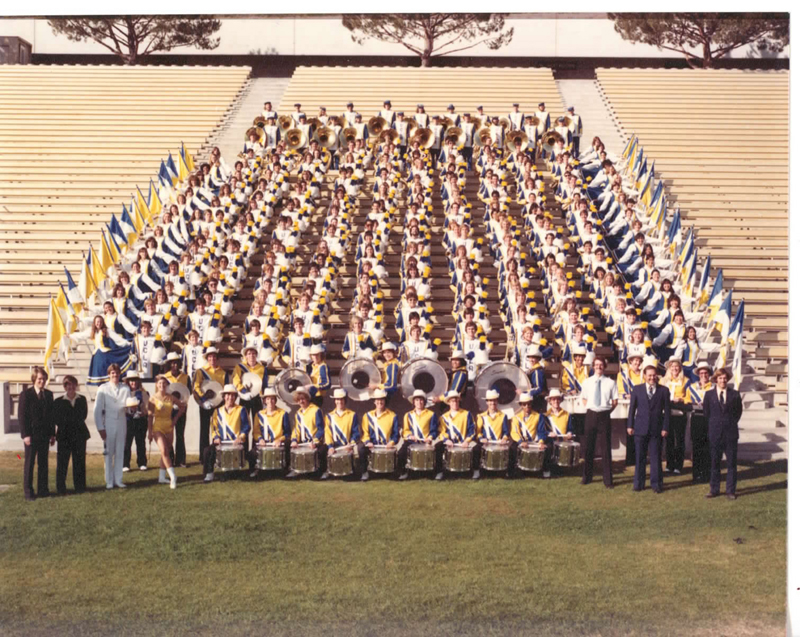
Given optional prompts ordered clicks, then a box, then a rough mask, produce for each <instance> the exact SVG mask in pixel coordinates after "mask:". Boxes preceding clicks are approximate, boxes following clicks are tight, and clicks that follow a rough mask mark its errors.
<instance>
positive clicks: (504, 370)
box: [475, 361, 531, 418]
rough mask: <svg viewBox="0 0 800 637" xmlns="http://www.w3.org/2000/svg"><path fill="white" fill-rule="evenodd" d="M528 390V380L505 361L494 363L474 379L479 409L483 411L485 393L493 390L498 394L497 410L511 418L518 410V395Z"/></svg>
mask: <svg viewBox="0 0 800 637" xmlns="http://www.w3.org/2000/svg"><path fill="white" fill-rule="evenodd" d="M530 388H531V381H530V379H529V378H528V376H527V375H526V374H525V372H523V371H522V370H521V369H520V368H519V367H517V366H516V365H514V364H512V363H508V362H506V361H495V362H494V363H490V364H489V365H487V366H486V367H484V368H483V369H482V370H481V371H480V372H479V373H478V376H477V377H476V378H475V399H476V400H477V401H478V407H479V409H480V410H481V411H485V410H486V392H488V391H489V390H490V389H494V390H495V391H496V392H497V393H498V394H500V398H499V399H498V401H497V402H498V405H497V407H498V409H500V411H502V412H503V413H504V414H505V415H506V416H508V417H509V418H511V417H512V416H513V415H514V414H515V413H517V411H518V410H519V395H520V394H521V393H522V392H526V391H529V390H530Z"/></svg>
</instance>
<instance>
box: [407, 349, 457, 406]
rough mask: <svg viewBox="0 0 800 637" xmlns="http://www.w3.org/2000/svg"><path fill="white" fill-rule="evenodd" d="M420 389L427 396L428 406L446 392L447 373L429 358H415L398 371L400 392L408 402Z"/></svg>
mask: <svg viewBox="0 0 800 637" xmlns="http://www.w3.org/2000/svg"><path fill="white" fill-rule="evenodd" d="M418 389H421V390H422V391H424V392H425V393H426V394H427V395H428V405H432V404H433V403H434V401H435V400H436V399H437V397H439V396H441V395H443V394H444V393H445V391H447V373H446V372H445V371H444V369H442V366H441V365H439V363H437V362H436V361H433V360H431V359H430V358H415V359H413V360H410V361H408V362H407V363H406V364H405V365H403V367H402V368H401V370H400V392H401V393H402V394H403V398H405V399H406V400H408V401H410V400H411V395H412V394H413V393H414V392H415V391H416V390H418Z"/></svg>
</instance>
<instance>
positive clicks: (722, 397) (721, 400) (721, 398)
mask: <svg viewBox="0 0 800 637" xmlns="http://www.w3.org/2000/svg"><path fill="white" fill-rule="evenodd" d="M719 404H720V405H722V406H723V407H724V406H725V392H724V391H721V392H720V393H719Z"/></svg>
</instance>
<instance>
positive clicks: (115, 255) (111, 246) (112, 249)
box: [103, 232, 122, 263]
mask: <svg viewBox="0 0 800 637" xmlns="http://www.w3.org/2000/svg"><path fill="white" fill-rule="evenodd" d="M109 234H110V233H109ZM103 240H104V241H105V243H106V246H107V247H108V251H109V253H110V254H111V259H112V261H113V262H114V263H119V262H120V257H121V256H122V254H120V251H119V250H118V249H117V245H116V244H115V243H114V239H113V238H112V237H111V236H106V233H105V232H103Z"/></svg>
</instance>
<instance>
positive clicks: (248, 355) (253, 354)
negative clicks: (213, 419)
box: [232, 345, 269, 443]
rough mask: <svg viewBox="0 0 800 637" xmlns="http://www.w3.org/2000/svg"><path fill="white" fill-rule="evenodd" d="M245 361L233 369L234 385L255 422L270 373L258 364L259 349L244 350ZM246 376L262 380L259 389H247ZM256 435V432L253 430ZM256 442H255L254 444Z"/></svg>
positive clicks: (251, 347)
mask: <svg viewBox="0 0 800 637" xmlns="http://www.w3.org/2000/svg"><path fill="white" fill-rule="evenodd" d="M243 354H244V361H240V362H239V363H237V364H236V367H234V369H233V378H232V380H233V384H234V386H235V387H236V389H237V391H238V392H239V404H241V405H242V407H244V408H245V409H246V410H247V415H248V416H250V420H251V421H252V422H255V419H256V414H258V412H260V411H261V409H262V408H263V405H262V404H261V392H262V391H264V389H265V388H266V386H267V385H268V384H269V372H268V370H267V368H266V367H265V366H264V365H262V364H261V363H259V362H258V349H257V348H256V347H254V346H252V345H251V346H249V347H245V348H244V352H243ZM245 374H255V375H256V376H258V377H259V378H260V379H261V383H260V384H259V385H258V386H257V387H250V388H249V389H248V388H247V387H245V385H244V383H243V382H242V377H243V376H244V375H245ZM253 433H255V430H253ZM255 442H256V441H255V440H253V443H255Z"/></svg>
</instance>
